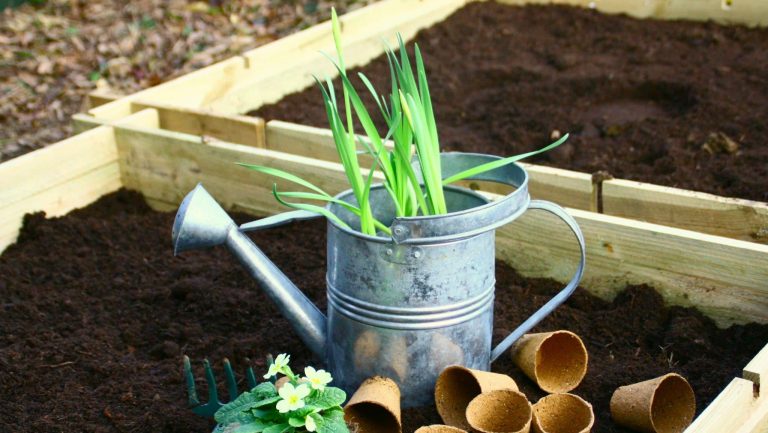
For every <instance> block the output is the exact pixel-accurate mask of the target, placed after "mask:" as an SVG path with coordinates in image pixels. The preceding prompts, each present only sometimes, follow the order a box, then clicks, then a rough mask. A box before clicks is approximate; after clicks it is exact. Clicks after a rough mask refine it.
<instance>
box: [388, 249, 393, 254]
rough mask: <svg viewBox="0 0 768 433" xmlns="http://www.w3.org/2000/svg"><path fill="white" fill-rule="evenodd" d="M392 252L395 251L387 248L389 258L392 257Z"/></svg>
mask: <svg viewBox="0 0 768 433" xmlns="http://www.w3.org/2000/svg"><path fill="white" fill-rule="evenodd" d="M392 252H393V251H392V248H387V255H388V256H391V255H392Z"/></svg>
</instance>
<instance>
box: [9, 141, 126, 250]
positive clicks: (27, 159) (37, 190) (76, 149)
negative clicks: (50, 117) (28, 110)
mask: <svg viewBox="0 0 768 433" xmlns="http://www.w3.org/2000/svg"><path fill="white" fill-rule="evenodd" d="M120 186H121V182H120V173H119V170H118V165H117V147H116V145H115V140H114V134H113V132H112V130H111V128H108V127H100V128H96V129H93V130H91V131H88V132H85V133H83V134H80V135H76V136H74V137H72V138H69V139H66V140H63V141H60V142H58V143H56V144H53V145H51V146H47V147H44V148H42V149H38V150H36V151H33V152H30V153H28V154H26V155H22V156H19V157H17V158H14V159H11V160H9V161H7V162H4V163H3V164H0V203H2V207H1V208H0V251H2V250H4V249H5V248H6V247H7V246H8V245H10V244H12V243H13V242H15V241H16V237H17V236H18V233H19V229H20V228H21V222H22V218H23V216H24V215H25V214H27V213H31V212H37V211H44V212H45V213H46V215H48V216H51V217H53V216H60V215H64V214H65V213H67V212H69V211H70V210H72V209H75V208H79V207H82V206H86V205H88V204H90V203H92V202H93V201H95V200H96V199H98V198H99V197H101V196H102V195H104V194H107V193H109V192H112V191H115V190H116V189H118V188H120Z"/></svg>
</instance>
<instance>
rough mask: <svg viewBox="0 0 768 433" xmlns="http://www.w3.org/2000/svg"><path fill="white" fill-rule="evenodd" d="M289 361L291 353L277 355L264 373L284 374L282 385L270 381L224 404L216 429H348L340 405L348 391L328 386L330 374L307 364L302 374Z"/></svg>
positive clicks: (276, 432) (256, 432) (261, 432)
mask: <svg viewBox="0 0 768 433" xmlns="http://www.w3.org/2000/svg"><path fill="white" fill-rule="evenodd" d="M289 361H290V355H287V354H285V353H283V354H280V355H278V356H277V358H275V360H274V362H273V363H272V365H270V366H269V371H268V372H267V374H265V375H264V378H265V379H272V380H275V379H277V378H278V376H279V375H283V377H284V378H285V379H282V378H281V380H280V382H284V383H282V386H280V389H277V388H276V387H275V385H274V384H273V383H272V382H270V381H267V382H264V383H261V384H259V385H257V386H256V387H255V388H253V389H252V390H250V391H248V392H245V393H243V394H241V395H240V396H239V397H237V398H236V399H235V400H233V401H232V402H230V403H227V404H226V405H224V406H222V407H221V408H220V409H219V410H218V411H217V412H216V415H215V419H216V422H218V424H219V425H218V427H217V431H216V433H294V432H305V431H306V432H317V433H349V429H348V428H347V424H346V423H345V422H344V410H343V409H342V408H341V404H342V403H344V400H346V398H347V395H346V393H345V392H344V391H342V390H341V389H339V388H334V387H331V386H328V384H329V383H330V382H331V381H332V380H333V378H332V377H331V374H330V373H328V372H326V371H325V370H316V369H314V368H313V367H306V368H305V369H304V376H303V377H302V376H299V375H297V374H294V373H293V371H291V367H289V366H288V363H289Z"/></svg>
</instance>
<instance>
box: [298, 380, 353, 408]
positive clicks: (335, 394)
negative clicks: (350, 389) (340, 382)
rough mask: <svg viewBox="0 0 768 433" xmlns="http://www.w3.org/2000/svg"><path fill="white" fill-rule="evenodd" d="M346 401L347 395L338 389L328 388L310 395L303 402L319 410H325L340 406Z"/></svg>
mask: <svg viewBox="0 0 768 433" xmlns="http://www.w3.org/2000/svg"><path fill="white" fill-rule="evenodd" d="M346 399H347V393H345V392H344V391H342V390H341V389H339V388H335V387H332V386H329V387H327V388H325V389H324V390H322V391H319V392H317V393H312V394H310V396H309V397H307V399H306V400H305V401H306V403H307V404H311V405H312V406H315V407H316V408H318V409H320V410H325V409H330V408H334V407H337V406H341V404H342V403H344V401H345V400H346Z"/></svg>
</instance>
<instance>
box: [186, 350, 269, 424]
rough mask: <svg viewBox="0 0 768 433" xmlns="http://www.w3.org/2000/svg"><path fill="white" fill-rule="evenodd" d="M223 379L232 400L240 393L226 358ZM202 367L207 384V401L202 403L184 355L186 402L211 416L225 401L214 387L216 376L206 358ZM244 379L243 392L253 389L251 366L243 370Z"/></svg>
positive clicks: (194, 408)
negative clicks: (244, 387)
mask: <svg viewBox="0 0 768 433" xmlns="http://www.w3.org/2000/svg"><path fill="white" fill-rule="evenodd" d="M267 362H268V365H269V364H271V356H269V357H267ZM223 364H224V381H225V382H226V384H227V394H229V401H232V400H234V399H236V398H237V396H239V395H240V394H241V392H240V391H239V390H238V387H237V380H236V379H235V373H234V371H232V365H231V364H230V363H229V360H228V359H227V358H224V362H223ZM203 368H204V370H205V382H206V384H207V386H208V401H207V402H206V403H204V404H202V403H200V399H199V398H198V396H197V388H196V387H195V376H194V374H193V373H192V364H191V363H190V361H189V357H188V356H186V355H185V356H184V379H185V380H186V383H187V402H188V405H189V407H190V408H191V409H192V412H194V413H195V414H197V415H200V416H205V417H209V418H213V415H214V414H215V413H216V411H217V410H219V408H220V407H222V406H224V404H226V402H222V401H221V400H219V391H218V389H217V388H216V378H215V376H214V375H213V370H212V369H211V363H210V362H208V360H207V359H204V360H203ZM245 381H246V386H247V388H246V389H244V390H243V392H245V391H248V390H251V389H253V388H254V387H255V386H256V375H255V374H254V373H253V368H252V367H250V366H248V368H247V369H246V370H245Z"/></svg>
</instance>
